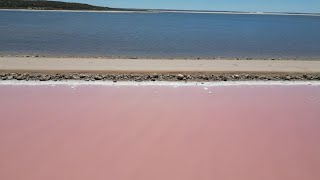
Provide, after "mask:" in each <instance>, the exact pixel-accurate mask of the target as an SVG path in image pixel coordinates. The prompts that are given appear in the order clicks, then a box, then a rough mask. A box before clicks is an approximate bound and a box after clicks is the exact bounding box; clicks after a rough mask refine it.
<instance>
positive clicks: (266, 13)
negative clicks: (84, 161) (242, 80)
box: [0, 9, 320, 17]
mask: <svg viewBox="0 0 320 180" xmlns="http://www.w3.org/2000/svg"><path fill="white" fill-rule="evenodd" d="M0 11H23V12H24V11H25V12H74V13H151V14H153V13H184V14H230V15H233V14H235V15H274V16H315V17H319V16H320V14H308V13H271V12H270V13H269V12H224V11H187V10H153V9H146V10H144V9H141V10H139V9H128V10H126V9H124V10H37V9H0Z"/></svg>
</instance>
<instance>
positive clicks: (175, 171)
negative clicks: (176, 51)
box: [0, 85, 320, 180]
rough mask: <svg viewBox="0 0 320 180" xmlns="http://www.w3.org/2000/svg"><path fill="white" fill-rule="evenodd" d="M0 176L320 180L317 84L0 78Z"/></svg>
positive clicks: (5, 179) (11, 179)
mask: <svg viewBox="0 0 320 180" xmlns="http://www.w3.org/2000/svg"><path fill="white" fill-rule="evenodd" d="M0 99H1V103H0V179H1V180H107V179H109V180H214V179H217V180H319V179H320V86H308V85H236V86H209V87H204V86H183V87H176V88H174V87H171V86H112V85H106V86H103V85H90V86H89V85H81V86H77V87H71V86H67V85H56V86H54V87H53V86H49V85H48V86H46V85H36V86H31V85H30V86H29V85H0Z"/></svg>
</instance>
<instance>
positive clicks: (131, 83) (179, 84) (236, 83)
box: [0, 80, 320, 87]
mask: <svg viewBox="0 0 320 180" xmlns="http://www.w3.org/2000/svg"><path fill="white" fill-rule="evenodd" d="M56 85H63V86H73V87H74V86H87V85H95V86H172V87H187V86H201V87H211V86H239V85H240V86H243V85H245V86H267V85H286V86H301V85H309V86H310V85H312V86H320V81H217V82H180V81H143V82H135V81H118V82H113V81H79V80H78V81H76V80H67V81H18V80H5V81H1V80H0V86H56Z"/></svg>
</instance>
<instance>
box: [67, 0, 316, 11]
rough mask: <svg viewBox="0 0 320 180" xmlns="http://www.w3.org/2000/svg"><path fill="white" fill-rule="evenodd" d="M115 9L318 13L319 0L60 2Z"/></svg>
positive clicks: (90, 0) (76, 0)
mask: <svg viewBox="0 0 320 180" xmlns="http://www.w3.org/2000/svg"><path fill="white" fill-rule="evenodd" d="M62 1H66V2H81V3H86V4H93V5H99V6H107V7H117V8H146V9H186V10H213V11H251V12H306V13H320V0H62Z"/></svg>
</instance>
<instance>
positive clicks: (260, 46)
mask: <svg viewBox="0 0 320 180" xmlns="http://www.w3.org/2000/svg"><path fill="white" fill-rule="evenodd" d="M319 32H320V17H317V16H278V15H252V14H248V15H245V14H242V15H241V14H192V13H95V12H43V11H0V54H1V55H9V54H11V55H26V54H30V55H31V54H40V55H64V56H128V57H168V58H169V57H200V58H211V57H231V58H232V57H241V58H247V57H252V58H274V57H276V58H319V57H320V33H319Z"/></svg>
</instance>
